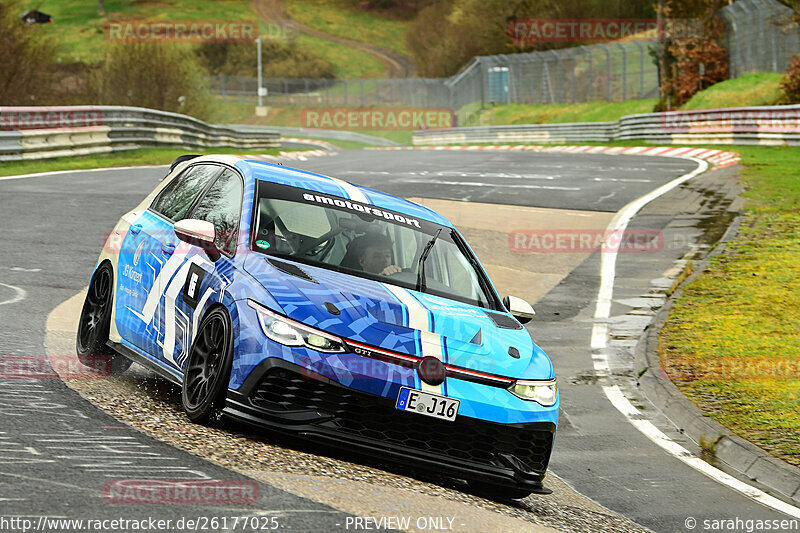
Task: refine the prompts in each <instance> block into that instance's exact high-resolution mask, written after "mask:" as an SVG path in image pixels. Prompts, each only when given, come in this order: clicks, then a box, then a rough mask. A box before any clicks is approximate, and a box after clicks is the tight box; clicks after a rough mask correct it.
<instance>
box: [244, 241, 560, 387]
mask: <svg viewBox="0 0 800 533" xmlns="http://www.w3.org/2000/svg"><path fill="white" fill-rule="evenodd" d="M245 270H246V271H247V272H248V273H249V274H250V275H251V276H253V277H254V278H255V279H256V280H257V281H258V282H259V283H260V284H261V285H262V286H263V287H264V289H265V290H267V291H268V292H269V293H270V294H271V295H272V297H273V298H274V299H275V301H276V302H277V303H278V304H279V305H280V306H281V308H282V309H280V310H277V311H280V312H282V313H283V314H285V315H286V316H288V317H289V318H291V319H293V320H296V321H298V322H302V323H303V324H306V325H308V326H312V327H315V328H318V329H321V330H323V331H327V332H329V333H331V334H334V335H337V336H340V337H343V338H345V339H350V340H353V341H357V342H362V343H365V344H369V345H372V346H377V347H380V348H384V349H387V350H393V351H396V352H399V353H406V354H411V355H416V356H422V355H424V354H423V353H422V351H421V347H420V341H419V339H420V335H421V332H422V329H418V328H413V327H410V325H409V324H410V315H411V313H417V316H418V317H419V313H420V312H422V313H423V315H422V320H420V319H419V318H417V320H416V321H414V323H415V324H425V328H426V329H427V330H428V331H430V332H432V333H435V334H437V335H440V336H441V338H442V354H443V360H444V361H445V362H446V363H449V364H452V365H456V366H459V367H463V368H468V369H471V370H477V371H480V372H487V373H491V374H496V375H501V376H508V377H513V378H524V379H551V378H553V377H554V372H553V366H552V363H551V362H550V360H549V359H548V357H547V356H546V355H545V353H544V352H543V351H542V350H541V349H540V348H539V347H538V346H537V345H536V344H535V343H534V342H533V340H532V339H531V337H530V335H529V334H528V332H527V331H526V330H525V329H524V328H519V325H516V327H517V328H518V329H511V328H509V327H500V326H498V325H497V323H496V321H495V320H493V319H492V316H491V315H490V313H491V314H493V315H495V317H496V316H497V315H500V316H501V317H506V320H505V321H503V320H500V322H501V323H502V322H508V321H509V320H508V318H509V317H510V315H508V314H505V313H494V312H491V311H489V312H487V311H485V310H483V309H481V308H479V307H475V306H472V305H469V304H464V303H460V302H456V301H454V300H449V299H446V298H440V297H437V296H433V295H430V294H423V293H419V292H416V291H413V290H409V289H402V288H399V287H396V286H388V285H385V284H383V283H380V282H377V281H373V280H369V279H364V278H359V277H356V276H351V275H349V274H343V273H339V272H335V271H332V270H327V269H323V268H318V267H312V266H308V265H304V264H300V263H295V262H291V261H287V260H284V259H276V258H270V259H269V260H267V259H266V258H264V256H257V255H253V256H251V257H248V259H247V261H246V262H245ZM398 290H399V291H401V293H402V292H403V291H404V292H405V293H406V294H405V295H404V301H405V302H406V303H409V302H411V303H413V309H409V306H408V305H406V304H405V303H403V302H401V301H400V299H399V298H398V296H397V292H398ZM409 297H410V299H409ZM414 302H416V303H418V304H419V305H416V303H414ZM337 311H338V314H336V312H337ZM424 314H427V317H425V316H424ZM425 318H427V320H426V319H425ZM512 324H513V322H512ZM511 348H513V349H514V350H511ZM509 352H512V353H514V354H515V355H516V354H518V355H519V357H514V356H512V355H510V354H509Z"/></svg>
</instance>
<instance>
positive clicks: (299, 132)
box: [269, 126, 398, 146]
mask: <svg viewBox="0 0 800 533" xmlns="http://www.w3.org/2000/svg"><path fill="white" fill-rule="evenodd" d="M269 128H270V129H271V130H274V131H277V132H278V133H280V134H281V135H283V136H288V135H291V136H292V137H309V138H319V139H328V140H334V141H354V142H360V143H364V144H368V145H370V146H397V145H398V144H397V143H396V142H394V141H392V140H391V139H386V138H384V137H374V136H372V135H366V134H363V133H356V132H354V131H341V130H318V129H308V128H291V127H286V126H270V127H269Z"/></svg>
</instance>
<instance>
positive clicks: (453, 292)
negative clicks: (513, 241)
mask: <svg viewBox="0 0 800 533" xmlns="http://www.w3.org/2000/svg"><path fill="white" fill-rule="evenodd" d="M437 234H438V237H437V238H436V239H435V242H434V243H433V245H432V246H430V243H431V241H432V240H433V239H434V237H435V236H436V235H437ZM251 244H252V248H253V250H254V251H257V252H261V253H264V254H267V255H274V256H279V257H284V258H287V259H292V260H295V261H299V262H302V263H306V264H309V265H313V266H319V267H322V268H327V269H331V270H337V271H340V272H346V273H348V274H352V275H354V276H359V277H364V278H369V279H374V280H378V281H382V282H384V283H390V284H393V285H399V286H401V287H405V288H409V289H417V290H419V289H422V290H424V292H427V293H430V294H434V295H437V296H443V297H445V298H451V299H454V300H457V301H460V302H464V303H468V304H471V305H476V306H479V307H487V308H495V307H496V304H495V303H494V302H495V301H496V300H495V298H492V296H491V295H492V294H493V293H492V292H491V289H490V288H489V286H488V281H487V279H486V277H485V275H484V274H483V273H482V272H481V271H480V270H479V269H478V268H476V266H475V262H474V259H473V258H472V256H471V255H470V254H469V252H468V251H466V250H465V248H464V246H463V244H462V241H461V240H460V237H459V236H458V235H457V234H456V232H455V231H454V230H453V229H452V228H448V227H446V226H440V225H439V224H434V223H432V222H429V221H426V220H421V219H419V218H415V217H412V216H407V215H403V214H401V213H397V212H394V211H389V210H386V209H379V208H376V207H374V206H369V205H365V204H361V203H358V202H354V201H352V200H344V199H342V198H337V197H333V196H328V195H325V194H322V193H317V192H313V191H308V190H304V189H298V188H295V187H289V186H282V185H275V184H266V183H264V182H261V184H260V186H259V188H258V193H257V196H256V203H255V209H254V224H253V232H252V239H251ZM426 245H428V246H427V248H428V251H427V253H425V250H426ZM421 258H424V261H422V260H421ZM423 264H424V266H423ZM420 271H422V272H423V273H424V276H422V275H420Z"/></svg>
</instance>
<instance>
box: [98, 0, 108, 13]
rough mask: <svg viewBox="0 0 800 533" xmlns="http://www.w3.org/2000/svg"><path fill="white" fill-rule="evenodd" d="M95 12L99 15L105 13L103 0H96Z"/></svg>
mask: <svg viewBox="0 0 800 533" xmlns="http://www.w3.org/2000/svg"><path fill="white" fill-rule="evenodd" d="M97 14H98V15H100V16H101V17H102V16H103V15H105V14H106V3H105V1H104V0H97Z"/></svg>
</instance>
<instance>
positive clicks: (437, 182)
mask: <svg viewBox="0 0 800 533" xmlns="http://www.w3.org/2000/svg"><path fill="white" fill-rule="evenodd" d="M405 183H429V184H430V183H432V184H434V185H461V186H466V187H496V188H498V189H549V190H553V191H579V190H581V189H580V187H557V186H555V185H516V184H509V185H499V184H497V183H481V182H479V181H447V180H405Z"/></svg>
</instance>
